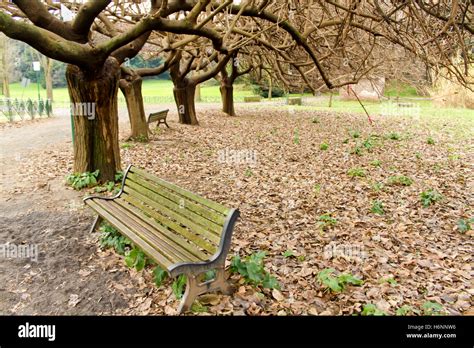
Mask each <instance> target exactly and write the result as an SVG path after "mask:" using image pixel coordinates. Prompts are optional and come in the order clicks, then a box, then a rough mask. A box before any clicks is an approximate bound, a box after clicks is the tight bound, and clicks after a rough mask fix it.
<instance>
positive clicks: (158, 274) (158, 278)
mask: <svg viewBox="0 0 474 348" xmlns="http://www.w3.org/2000/svg"><path fill="white" fill-rule="evenodd" d="M153 274H154V276H155V277H154V281H155V284H156V286H158V287H160V286H161V285H162V284H163V281H164V280H165V279H166V278H168V272H166V271H165V270H164V269H163V268H161V267H160V266H156V268H155V269H154V270H153Z"/></svg>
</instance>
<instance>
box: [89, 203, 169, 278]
mask: <svg viewBox="0 0 474 348" xmlns="http://www.w3.org/2000/svg"><path fill="white" fill-rule="evenodd" d="M86 203H87V204H88V205H89V206H90V207H91V208H93V209H94V210H95V211H96V212H97V213H98V214H99V215H100V216H102V217H103V218H104V219H106V220H107V221H108V222H109V223H110V224H111V225H112V226H113V227H115V228H116V229H118V230H119V231H120V232H122V233H123V234H125V235H126V236H127V238H129V239H130V240H131V241H132V242H133V243H134V244H135V245H136V246H138V247H139V248H140V249H141V250H143V252H144V253H145V254H147V255H148V256H149V257H151V258H152V259H153V260H155V261H156V262H158V263H160V264H161V265H162V266H163V267H164V268H167V269H168V268H169V267H170V266H172V265H173V262H171V261H170V260H168V259H167V258H166V257H164V256H163V255H162V254H161V253H159V252H158V251H157V250H156V249H155V248H154V247H152V246H151V245H150V244H148V243H146V242H145V241H144V240H143V239H142V238H141V237H140V236H139V235H137V234H136V233H135V232H133V231H132V230H131V229H130V228H129V227H127V226H126V225H124V224H123V223H122V222H121V221H120V220H118V219H117V218H116V217H114V216H113V215H112V214H111V213H110V212H108V211H107V210H106V209H105V208H103V207H102V206H101V205H99V204H97V203H96V202H95V201H94V200H87V201H86Z"/></svg>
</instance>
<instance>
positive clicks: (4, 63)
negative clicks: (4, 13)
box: [0, 33, 10, 98]
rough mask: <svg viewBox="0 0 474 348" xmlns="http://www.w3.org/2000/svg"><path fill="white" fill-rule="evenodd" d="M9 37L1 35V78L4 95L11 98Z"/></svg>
mask: <svg viewBox="0 0 474 348" xmlns="http://www.w3.org/2000/svg"><path fill="white" fill-rule="evenodd" d="M7 40H8V39H7V37H6V36H5V35H3V33H1V36H0V51H1V53H0V60H1V61H0V63H1V66H0V72H2V74H1V75H2V76H1V80H2V81H1V83H2V94H3V95H4V96H5V97H7V98H10V81H9V79H8V73H9V71H8V70H9V69H8V56H7V50H8V41H7Z"/></svg>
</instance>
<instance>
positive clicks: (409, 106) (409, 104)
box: [397, 103, 415, 108]
mask: <svg viewBox="0 0 474 348" xmlns="http://www.w3.org/2000/svg"><path fill="white" fill-rule="evenodd" d="M397 106H398V107H399V108H413V107H415V104H413V103H398V104H397Z"/></svg>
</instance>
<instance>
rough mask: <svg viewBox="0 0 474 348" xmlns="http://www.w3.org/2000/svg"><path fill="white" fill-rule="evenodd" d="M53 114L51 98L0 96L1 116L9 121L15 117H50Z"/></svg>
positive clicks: (21, 118)
mask: <svg viewBox="0 0 474 348" xmlns="http://www.w3.org/2000/svg"><path fill="white" fill-rule="evenodd" d="M52 114H53V104H52V102H51V101H50V100H49V99H40V100H31V99H29V98H28V99H26V100H25V99H18V98H5V97H0V116H3V117H4V118H6V119H7V120H8V121H9V122H13V121H14V120H15V119H18V118H19V119H20V120H24V119H31V120H33V119H35V118H39V117H42V116H43V115H44V116H46V117H50V116H52Z"/></svg>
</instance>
